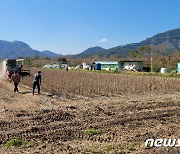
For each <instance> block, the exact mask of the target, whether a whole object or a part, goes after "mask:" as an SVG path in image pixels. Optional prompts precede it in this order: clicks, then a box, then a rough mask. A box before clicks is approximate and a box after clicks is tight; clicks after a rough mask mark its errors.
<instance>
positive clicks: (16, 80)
mask: <svg viewBox="0 0 180 154" xmlns="http://www.w3.org/2000/svg"><path fill="white" fill-rule="evenodd" d="M20 79H21V77H20V75H19V74H18V73H17V71H14V74H13V75H12V76H11V79H10V82H12V81H13V82H14V93H15V92H16V91H17V92H19V89H18V84H19V83H20Z"/></svg>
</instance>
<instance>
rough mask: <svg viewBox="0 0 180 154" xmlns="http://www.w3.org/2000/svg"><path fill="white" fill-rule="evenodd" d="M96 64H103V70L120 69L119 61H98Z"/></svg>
mask: <svg viewBox="0 0 180 154" xmlns="http://www.w3.org/2000/svg"><path fill="white" fill-rule="evenodd" d="M95 64H101V70H116V69H119V61H96V62H95Z"/></svg>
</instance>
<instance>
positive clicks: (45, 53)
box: [42, 50, 62, 58]
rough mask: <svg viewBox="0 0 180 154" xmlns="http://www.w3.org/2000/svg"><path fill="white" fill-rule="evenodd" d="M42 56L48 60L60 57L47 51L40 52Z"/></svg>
mask: <svg viewBox="0 0 180 154" xmlns="http://www.w3.org/2000/svg"><path fill="white" fill-rule="evenodd" d="M42 54H44V55H46V57H48V58H55V57H59V56H62V55H61V54H57V53H54V52H52V51H49V50H44V51H42Z"/></svg>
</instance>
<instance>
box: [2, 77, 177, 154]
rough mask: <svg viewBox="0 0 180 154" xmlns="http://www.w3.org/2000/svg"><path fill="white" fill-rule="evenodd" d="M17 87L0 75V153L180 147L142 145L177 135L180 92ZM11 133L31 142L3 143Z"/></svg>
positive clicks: (143, 150)
mask: <svg viewBox="0 0 180 154" xmlns="http://www.w3.org/2000/svg"><path fill="white" fill-rule="evenodd" d="M19 90H20V93H17V94H14V93H13V85H12V84H10V83H8V82H7V81H4V80H0V145H1V147H0V153H13V154H14V153H23V154H24V153H54V154H58V153H59V154H61V153H72V154H74V153H137V154H139V153H142V154H145V153H157V154H159V153H173V154H174V153H180V148H173V147H172V148H165V147H161V148H155V147H153V148H145V146H144V142H145V140H146V139H147V138H153V139H157V138H180V93H174V94H171V93H166V94H161V95H158V94H153V93H149V94H148V95H140V94H139V95H137V94H136V95H130V94H129V95H125V96H123V95H120V96H118V97H96V98H88V97H82V98H79V99H77V98H76V99H65V98H60V97H55V96H48V95H47V94H44V93H42V94H41V95H37V94H36V95H34V96H33V95H32V94H31V89H29V88H26V87H24V86H22V85H21V86H20V87H19ZM13 138H18V139H21V140H24V141H29V143H30V144H29V145H28V146H19V147H9V148H7V147H6V146H5V144H6V143H7V142H8V141H9V140H11V139H13Z"/></svg>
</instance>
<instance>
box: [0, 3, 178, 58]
mask: <svg viewBox="0 0 180 154" xmlns="http://www.w3.org/2000/svg"><path fill="white" fill-rule="evenodd" d="M179 6H180V1H179V0H0V40H6V41H15V40H18V41H23V42H25V43H27V44H28V45H29V46H30V47H31V48H33V49H36V50H40V51H43V50H50V51H53V52H55V53H61V54H65V55H67V54H77V53H80V52H82V51H84V50H86V49H87V48H89V47H94V46H101V47H103V48H105V49H108V48H111V47H115V46H119V45H124V44H128V43H138V42H140V41H142V40H144V39H146V38H148V37H152V36H153V35H155V34H158V33H161V32H165V31H168V30H172V29H176V28H180V11H179Z"/></svg>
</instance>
